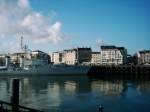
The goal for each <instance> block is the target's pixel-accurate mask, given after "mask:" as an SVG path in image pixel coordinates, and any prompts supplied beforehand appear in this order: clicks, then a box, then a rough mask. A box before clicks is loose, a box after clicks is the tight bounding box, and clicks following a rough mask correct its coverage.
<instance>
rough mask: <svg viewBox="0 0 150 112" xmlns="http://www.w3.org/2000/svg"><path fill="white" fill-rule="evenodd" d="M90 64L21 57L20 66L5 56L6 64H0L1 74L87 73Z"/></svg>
mask: <svg viewBox="0 0 150 112" xmlns="http://www.w3.org/2000/svg"><path fill="white" fill-rule="evenodd" d="M89 69H90V67H89V66H71V65H63V64H59V65H53V64H48V63H46V62H45V61H43V60H39V59H36V60H35V59H34V60H25V59H22V58H20V64H19V66H18V67H16V66H15V65H13V64H11V63H10V59H9V57H7V56H6V57H5V65H3V66H0V75H81V74H82V75H83V74H84V75H86V74H87V73H88V71H89Z"/></svg>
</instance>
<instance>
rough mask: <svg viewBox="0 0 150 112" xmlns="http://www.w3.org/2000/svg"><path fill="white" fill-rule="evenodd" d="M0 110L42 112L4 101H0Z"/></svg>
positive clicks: (1, 111) (7, 111) (4, 111)
mask: <svg viewBox="0 0 150 112" xmlns="http://www.w3.org/2000/svg"><path fill="white" fill-rule="evenodd" d="M0 112H44V111H41V110H37V109H32V108H29V107H24V106H20V105H14V104H12V103H8V102H5V101H0Z"/></svg>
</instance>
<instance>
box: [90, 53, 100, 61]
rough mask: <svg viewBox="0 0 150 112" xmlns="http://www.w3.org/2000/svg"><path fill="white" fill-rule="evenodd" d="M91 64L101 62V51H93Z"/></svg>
mask: <svg viewBox="0 0 150 112" xmlns="http://www.w3.org/2000/svg"><path fill="white" fill-rule="evenodd" d="M91 64H101V53H100V52H92V58H91Z"/></svg>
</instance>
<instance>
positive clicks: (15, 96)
mask: <svg viewBox="0 0 150 112" xmlns="http://www.w3.org/2000/svg"><path fill="white" fill-rule="evenodd" d="M11 103H12V104H13V106H12V112H18V111H19V108H18V105H19V79H13V82H12V96H11Z"/></svg>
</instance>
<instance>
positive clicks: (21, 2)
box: [17, 0, 30, 8]
mask: <svg viewBox="0 0 150 112" xmlns="http://www.w3.org/2000/svg"><path fill="white" fill-rule="evenodd" d="M17 4H18V6H19V7H21V8H29V7H30V5H29V1H28V0H18V3H17Z"/></svg>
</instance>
